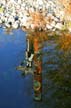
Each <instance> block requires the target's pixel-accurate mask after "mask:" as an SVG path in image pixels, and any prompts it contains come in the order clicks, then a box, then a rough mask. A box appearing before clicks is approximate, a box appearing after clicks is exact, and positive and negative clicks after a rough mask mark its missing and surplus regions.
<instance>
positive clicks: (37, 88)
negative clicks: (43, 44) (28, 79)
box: [33, 37, 42, 101]
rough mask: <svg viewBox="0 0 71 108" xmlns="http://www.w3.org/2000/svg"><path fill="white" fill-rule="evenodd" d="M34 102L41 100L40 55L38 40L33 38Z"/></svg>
mask: <svg viewBox="0 0 71 108" xmlns="http://www.w3.org/2000/svg"><path fill="white" fill-rule="evenodd" d="M33 45H34V68H35V69H34V79H33V80H34V81H33V88H34V100H36V101H41V99H42V57H41V54H40V52H41V51H40V43H39V38H36V37H34V40H33Z"/></svg>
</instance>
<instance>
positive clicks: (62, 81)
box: [24, 31, 71, 108]
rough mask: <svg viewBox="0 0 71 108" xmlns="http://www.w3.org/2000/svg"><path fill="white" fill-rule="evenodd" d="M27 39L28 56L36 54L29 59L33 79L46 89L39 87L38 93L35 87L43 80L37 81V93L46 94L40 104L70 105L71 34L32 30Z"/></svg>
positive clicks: (38, 94) (37, 94)
mask: <svg viewBox="0 0 71 108" xmlns="http://www.w3.org/2000/svg"><path fill="white" fill-rule="evenodd" d="M27 39H28V41H27V44H28V45H27V48H28V50H26V51H27V53H28V52H29V56H28V58H30V57H31V55H33V56H32V57H31V61H30V63H27V61H26V63H27V64H28V65H27V68H28V69H29V67H30V68H32V73H33V74H34V79H33V81H34V82H36V80H37V81H39V82H40V83H41V89H42V90H41V89H39V92H38V93H37V92H36V90H35V89H38V88H39V86H40V84H38V83H36V84H34V85H33V87H34V93H35V97H36V96H37V97H39V99H40V97H41V95H43V100H42V102H41V104H38V106H39V108H40V106H41V105H44V108H47V106H49V108H52V107H53V108H56V107H57V108H59V107H60V106H59V104H61V108H62V107H65V108H66V107H67V106H68V105H69V106H70V101H69V100H70V91H71V89H70V88H71V87H70V85H71V81H70V76H71V73H70V71H71V67H70V65H71V34H69V33H65V32H62V33H61V32H60V33H59V32H57V33H49V32H43V31H41V32H38V31H35V32H30V33H28V35H27ZM26 60H28V59H26ZM24 72H25V70H24ZM34 82H33V83H34ZM38 85H39V86H38ZM41 92H42V93H41ZM40 93H41V95H40ZM63 94H64V95H63ZM59 97H60V98H61V99H60V98H59ZM66 97H67V99H66ZM39 99H37V98H36V100H39ZM66 101H67V102H66ZM37 108H38V107H37Z"/></svg>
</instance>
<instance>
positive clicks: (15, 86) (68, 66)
mask: <svg viewBox="0 0 71 108" xmlns="http://www.w3.org/2000/svg"><path fill="white" fill-rule="evenodd" d="M0 33H1V34H0V108H70V107H71V104H70V100H71V96H70V93H71V80H70V79H71V36H70V34H66V33H62V35H60V36H59V35H58V34H55V33H54V34H53V33H52V34H49V33H47V32H43V31H42V32H38V31H36V32H30V33H28V35H27V36H28V37H27V38H29V40H30V43H32V45H33V40H34V39H35V38H37V37H38V40H39V53H38V57H37V58H38V61H39V60H40V59H39V58H40V57H41V59H42V101H40V102H36V101H34V100H33V95H34V90H33V71H34V70H35V65H34V60H33V63H32V68H27V70H26V73H27V74H26V75H25V73H24V72H25V69H24V71H23V69H22V72H20V71H19V70H16V67H17V66H18V65H19V64H21V65H22V66H23V67H25V66H26V59H25V58H26V56H25V52H26V47H27V45H26V33H24V32H23V31H21V30H15V31H13V34H10V35H7V34H4V31H3V29H0ZM48 34H49V35H48ZM32 48H33V47H32ZM36 50H37V48H36ZM31 51H32V50H31ZM35 53H36V52H35ZM21 61H23V62H22V63H21ZM28 71H29V74H28ZM30 72H31V73H32V74H30Z"/></svg>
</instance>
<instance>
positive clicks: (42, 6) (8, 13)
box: [0, 0, 71, 32]
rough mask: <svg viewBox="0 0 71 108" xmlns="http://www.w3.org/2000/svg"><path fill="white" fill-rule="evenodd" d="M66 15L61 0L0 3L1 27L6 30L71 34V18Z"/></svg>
mask: <svg viewBox="0 0 71 108" xmlns="http://www.w3.org/2000/svg"><path fill="white" fill-rule="evenodd" d="M69 1H70V0H69ZM65 15H66V13H65V11H64V7H63V5H61V3H60V2H59V0H41V1H40V0H31V1H30V0H1V1H0V26H1V27H5V28H13V29H17V28H22V29H23V30H28V29H30V30H34V29H36V28H38V29H39V30H45V31H46V30H50V31H53V32H54V31H56V30H59V31H61V30H68V31H69V32H71V17H70V16H68V19H67V20H66V19H65Z"/></svg>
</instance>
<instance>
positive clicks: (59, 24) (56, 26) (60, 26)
mask: <svg viewBox="0 0 71 108" xmlns="http://www.w3.org/2000/svg"><path fill="white" fill-rule="evenodd" d="M62 27H63V25H62V24H61V23H57V24H56V25H55V28H57V29H59V30H61V29H62Z"/></svg>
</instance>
